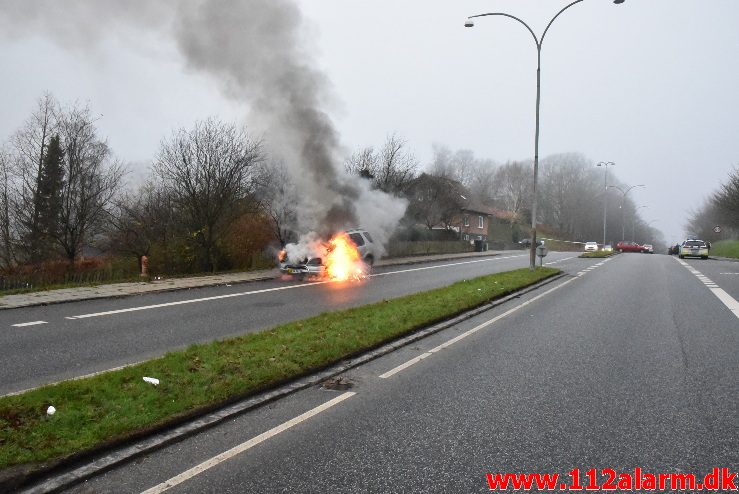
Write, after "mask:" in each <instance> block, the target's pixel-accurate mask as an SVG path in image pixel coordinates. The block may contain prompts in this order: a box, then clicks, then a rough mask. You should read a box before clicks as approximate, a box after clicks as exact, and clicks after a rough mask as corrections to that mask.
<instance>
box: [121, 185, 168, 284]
mask: <svg viewBox="0 0 739 494" xmlns="http://www.w3.org/2000/svg"><path fill="white" fill-rule="evenodd" d="M109 226H110V229H109V233H108V235H109V246H108V249H109V250H113V251H115V252H120V253H123V254H131V255H134V256H136V258H137V259H138V263H139V271H141V262H142V258H143V256H149V255H150V251H151V249H152V246H153V245H154V244H155V243H159V244H160V245H162V248H163V250H164V251H165V253H166V251H167V248H166V247H167V244H168V242H169V241H170V240H171V238H172V234H173V231H174V229H175V226H176V225H175V221H174V218H173V205H172V201H171V197H170V196H169V194H168V193H167V191H165V190H164V188H163V187H161V186H159V185H158V184H156V183H154V182H153V181H149V182H147V183H145V184H143V185H142V186H141V187H139V188H138V189H137V190H136V191H135V192H130V191H129V192H126V193H124V194H121V196H120V197H119V198H118V199H116V200H115V201H114V207H113V208H111V210H110V225H109ZM163 264H165V265H166V263H163ZM165 267H166V266H165Z"/></svg>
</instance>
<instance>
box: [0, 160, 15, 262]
mask: <svg viewBox="0 0 739 494" xmlns="http://www.w3.org/2000/svg"><path fill="white" fill-rule="evenodd" d="M10 160H11V158H10V155H9V153H8V152H7V150H6V149H4V148H0V269H9V268H11V267H12V266H13V265H14V264H15V253H14V249H13V245H14V243H15V225H14V222H13V218H12V216H11V208H12V204H13V188H12V187H13V186H12V180H13V176H12V174H11V170H10Z"/></svg>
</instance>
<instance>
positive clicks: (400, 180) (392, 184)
mask: <svg viewBox="0 0 739 494" xmlns="http://www.w3.org/2000/svg"><path fill="white" fill-rule="evenodd" d="M407 147H408V143H407V142H406V141H405V139H402V138H400V137H398V135H397V134H391V135H389V136H388V137H387V139H386V140H385V144H384V145H383V146H382V149H380V151H379V152H375V151H374V148H372V147H367V148H364V149H363V150H361V151H359V152H358V153H355V154H353V155H352V156H351V157H350V158H349V159H348V160H347V162H346V164H345V167H346V170H347V171H348V172H349V173H351V174H354V175H359V176H362V177H364V178H367V179H370V180H372V186H373V187H374V188H375V189H379V190H381V191H383V192H387V193H390V194H396V195H398V194H401V193H403V191H405V189H406V188H407V187H408V184H409V183H410V181H411V180H413V178H415V174H416V170H417V169H418V160H416V158H415V156H413V154H412V153H411V152H410V151H409V150H408V149H407Z"/></svg>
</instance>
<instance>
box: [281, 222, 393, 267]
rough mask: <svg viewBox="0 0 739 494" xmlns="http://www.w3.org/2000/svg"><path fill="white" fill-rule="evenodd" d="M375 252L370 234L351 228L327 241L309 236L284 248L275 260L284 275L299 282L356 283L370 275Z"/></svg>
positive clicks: (375, 256)
mask: <svg viewBox="0 0 739 494" xmlns="http://www.w3.org/2000/svg"><path fill="white" fill-rule="evenodd" d="M378 253H379V251H378V249H377V247H376V245H375V243H374V242H373V241H372V236H371V235H370V234H369V232H367V231H365V230H361V229H353V230H348V231H346V232H339V233H337V234H335V235H333V236H332V237H331V238H330V239H329V240H327V241H323V240H321V239H320V238H318V236H317V235H315V234H312V235H308V236H306V237H304V238H302V239H301V241H300V242H298V243H296V244H288V245H287V246H285V249H283V250H282V251H280V254H279V258H278V261H279V264H280V271H281V272H282V273H283V274H285V275H290V276H294V277H297V278H298V279H303V278H305V277H310V278H319V279H330V280H349V279H355V280H358V279H362V278H364V277H366V276H367V275H368V274H369V271H370V269H371V267H372V264H374V262H375V259H376V258H377V257H378Z"/></svg>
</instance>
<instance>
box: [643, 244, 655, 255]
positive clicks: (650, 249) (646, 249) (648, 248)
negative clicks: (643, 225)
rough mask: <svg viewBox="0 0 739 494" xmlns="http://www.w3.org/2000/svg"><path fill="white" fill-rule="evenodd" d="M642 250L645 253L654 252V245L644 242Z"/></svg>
mask: <svg viewBox="0 0 739 494" xmlns="http://www.w3.org/2000/svg"><path fill="white" fill-rule="evenodd" d="M642 252H644V253H645V254H654V247H653V246H652V244H644V245H642Z"/></svg>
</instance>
